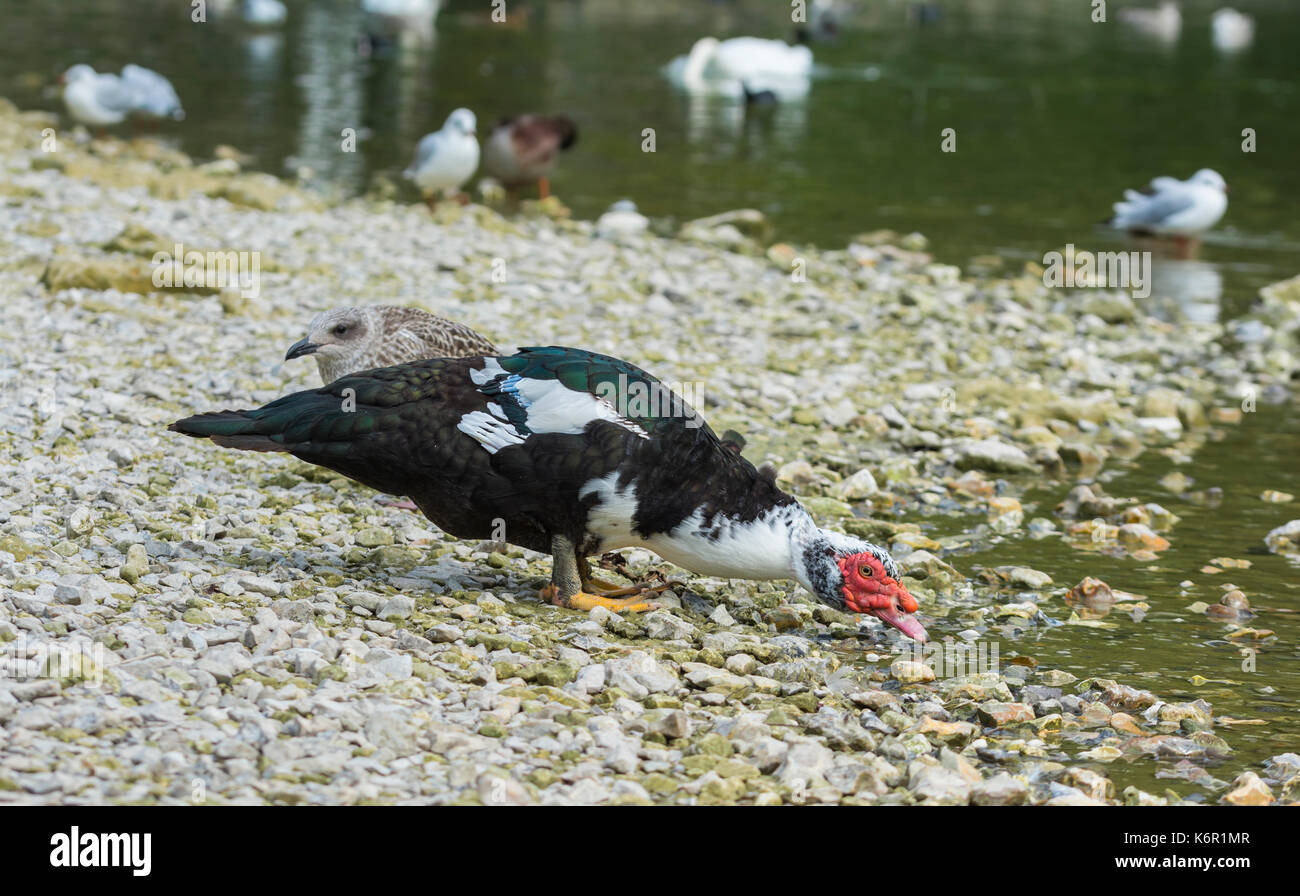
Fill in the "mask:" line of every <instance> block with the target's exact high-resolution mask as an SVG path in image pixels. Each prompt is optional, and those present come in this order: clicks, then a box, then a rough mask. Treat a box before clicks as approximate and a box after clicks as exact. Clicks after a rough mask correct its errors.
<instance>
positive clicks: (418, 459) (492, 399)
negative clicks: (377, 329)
mask: <svg viewBox="0 0 1300 896" xmlns="http://www.w3.org/2000/svg"><path fill="white" fill-rule="evenodd" d="M171 429H172V430H174V431H176V432H181V433H184V434H186V435H190V436H195V437H199V438H209V439H211V440H212V441H214V442H216V443H217V444H219V445H225V446H227V447H231V448H241V449H245V450H251V451H284V452H288V453H290V454H293V455H294V456H296V457H299V458H301V459H302V460H305V461H308V462H310V463H314V464H319V465H320V466H323V467H328V468H329V469H331V470H335V471H337V472H339V473H342V474H343V475H345V476H348V477H350V478H352V479H355V480H357V481H358V482H361V483H363V484H365V485H368V486H370V487H371V488H375V489H378V490H380V491H383V492H388V493H390V494H395V495H409V496H411V498H412V499H413V500H414V502H415V504H416V505H417V506H418V507H419V508H420V510H421V511H422V512H423V513H424V514H425V516H427V517H428V518H429V519H430V520H432V521H433V522H434V523H435V524H436V525H437V526H438V527H439V528H441V529H443V530H444V531H446V532H448V533H450V534H452V535H455V536H456V537H458V538H466V539H488V538H493V537H496V536H499V535H500V532H499V528H500V525H499V523H498V522H497V521H504V524H505V539H506V541H508V542H510V543H512V544H515V545H518V546H520V547H523V548H528V549H530V550H534V551H541V552H544V553H549V554H551V556H552V558H553V560H554V566H553V571H552V576H551V582H550V584H549V585H548V586H547V587H546V588H545V589H543V597H544V598H545V599H547V600H550V601H551V602H553V603H555V604H556V605H558V606H564V607H570V608H573V609H583V610H585V609H591V608H592V607H596V606H602V607H606V608H609V609H612V610H633V611H637V610H645V609H650V608H652V607H653V604H651V603H648V602H647V594H646V591H648V590H655V589H642V588H638V587H633V588H630V589H614V588H610V587H606V586H605V583H602V582H599V581H598V580H595V579H593V578H592V576H591V569H590V567H589V565H588V563H587V560H586V558H587V557H588V556H590V555H596V554H600V553H603V552H605V551H612V550H618V549H620V548H629V547H641V548H646V549H648V550H650V551H653V552H655V553H656V554H658V555H660V556H661V557H663V558H664V559H666V560H668V561H671V562H672V563H676V564H677V565H678V566H682V567H685V568H686V569H688V570H691V571H693V572H696V573H700V574H703V575H711V576H721V577H724V578H739V579H794V580H795V581H797V582H799V583H800V584H802V585H803V586H804V587H805V588H807V589H808V590H809V591H811V592H812V593H813V594H814V595H816V596H817V597H818V598H819V599H820V600H821V601H823V602H824V603H827V604H829V605H831V606H833V607H836V608H839V609H844V610H850V611H853V612H858V613H868V614H871V615H873V616H876V617H877V618H879V619H881V620H882V621H884V622H886V623H887V624H889V625H892V626H893V627H895V628H897V629H898V630H900V631H901V632H903V634H905V635H907V636H908V637H910V638H913V639H915V640H918V641H923V640H925V638H926V632H925V629H924V628H923V627H922V626H921V624H920V623H919V622H918V621H917V620H916V618H915V616H914V615H913V614H914V613H915V612H916V609H917V605H916V601H915V600H914V599H913V598H912V596H911V595H910V594H909V593H908V592H907V589H906V588H904V587H903V585H902V584H900V583H899V581H898V579H899V572H898V567H897V565H896V564H895V562H894V560H893V558H892V557H891V556H890V555H889V554H888V553H887V552H886V551H885V550H884V549H883V548H880V547H877V546H876V545H873V544H869V543H867V542H865V541H863V540H861V539H859V538H854V537H852V536H848V535H843V534H841V533H838V532H832V531H829V530H826V529H820V528H818V527H817V525H816V524H815V523H814V522H813V519H812V517H811V516H810V515H809V513H808V511H807V510H805V509H804V508H803V507H802V506H801V505H800V504H799V502H798V501H796V500H795V499H794V498H793V497H792V496H790V495H788V494H786V493H785V492H783V491H781V490H780V489H779V488H777V486H776V482H775V480H774V478H773V476H772V475H771V473H770V472H761V471H760V470H758V469H756V468H755V467H754V465H753V464H751V463H750V462H749V461H747V460H746V459H745V458H744V457H743V456H741V453H740V450H739V445H738V444H737V442H736V440H735V438H734V437H731V436H730V434H729V437H728V439H727V440H726V441H724V440H722V439H719V438H718V436H717V435H715V434H714V432H713V430H712V429H710V428H709V427H708V425H707V424H705V423H704V421H703V419H701V418H700V416H699V415H698V414H697V413H696V411H695V410H694V409H692V408H691V407H690V406H689V405H687V404H686V403H685V402H683V401H682V400H681V399H680V398H679V397H678V396H677V395H675V394H674V393H672V392H671V391H669V390H668V389H667V388H666V387H665V386H664V385H663V384H662V383H660V382H659V381H658V380H656V379H655V378H654V377H652V376H650V375H649V374H647V373H646V372H644V371H643V370H640V369H639V368H637V367H635V366H633V365H632V364H629V363H627V362H626V361H620V360H618V359H616V358H610V357H607V356H604V355H598V354H594V353H592V352H587V351H582V350H579V349H573V348H559V347H549V348H527V349H523V350H522V351H520V352H519V353H517V354H515V355H512V356H487V357H472V358H458V359H452V358H438V359H432V360H428V361H419V362H416V363H412V364H403V365H401V366H398V367H386V368H381V369H378V370H368V371H364V372H361V373H357V374H354V375H351V376H345V377H343V378H342V379H339V380H336V381H335V382H332V383H330V384H329V385H327V386H324V387H323V388H320V389H312V390H308V391H306V392H297V393H294V394H292V395H287V396H285V397H283V398H280V399H278V400H277V401H273V402H271V403H270V404H268V405H266V406H264V407H261V408H257V409H256V410H247V411H221V412H218V413H209V414H200V415H198V416H195V417H187V418H186V419H184V420H179V421H177V422H176V423H173V424H172V425H171ZM660 587H662V586H660Z"/></svg>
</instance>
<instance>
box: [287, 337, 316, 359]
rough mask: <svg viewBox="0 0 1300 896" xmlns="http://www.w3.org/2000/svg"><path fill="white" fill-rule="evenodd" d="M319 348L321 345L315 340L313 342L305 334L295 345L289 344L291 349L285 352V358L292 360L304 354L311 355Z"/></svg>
mask: <svg viewBox="0 0 1300 896" xmlns="http://www.w3.org/2000/svg"><path fill="white" fill-rule="evenodd" d="M318 348H320V346H319V345H317V344H316V343H315V342H311V341H310V340H308V339H307V338H306V337H305V336H304V337H303V338H302V339H299V340H298V341H297V342H295V343H294V344H293V345H291V346H289V350H288V351H287V352H285V353H284V359H285V360H286V361H292V360H293V359H294V358H301V357H302V356H303V355H310V354H311V353H312V352H314V351H316V349H318Z"/></svg>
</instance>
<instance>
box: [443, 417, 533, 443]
mask: <svg viewBox="0 0 1300 896" xmlns="http://www.w3.org/2000/svg"><path fill="white" fill-rule="evenodd" d="M456 428H457V429H459V430H460V431H461V432H463V433H465V434H466V435H467V436H469V437H470V438H472V439H473V440H474V441H476V442H478V443H479V444H480V445H482V446H483V447H484V448H486V449H487V452H488V454H496V453H497V452H498V451H500V450H501V449H502V448H505V447H507V446H509V445H522V444H523V443H524V437H523V436H522V435H520V434H519V431H518V430H517V429H515V428H514V427H513V426H511V425H510V424H509V423H506V422H505V421H503V420H498V419H497V418H496V417H493V416H492V415H491V414H489V413H487V412H486V411H472V412H470V413H468V414H466V415H465V416H463V417H461V418H460V422H459V423H457V424H456Z"/></svg>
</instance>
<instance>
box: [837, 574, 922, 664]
mask: <svg viewBox="0 0 1300 896" xmlns="http://www.w3.org/2000/svg"><path fill="white" fill-rule="evenodd" d="M838 562H839V565H840V572H841V573H842V574H843V576H844V589H843V593H844V603H845V605H846V606H847V607H848V608H849V609H850V610H853V611H854V612H855V613H869V614H871V615H872V616H875V617H876V618H877V619H879V620H880V621H881V622H884V623H886V624H888V625H892V626H893V627H894V628H896V629H898V630H899V631H900V632H902V633H903V634H905V635H907V636H908V637H909V638H911V639H912V640H914V641H921V642H924V641H925V640H926V637H927V636H926V633H925V628H924V627H923V626H922V625H921V623H919V622H917V621H916V617H915V616H913V615H912V614H913V613H915V612H916V610H917V604H916V598H914V597H912V595H910V594H908V593H907V589H906V588H904V587H903V586H902V584H900V583H899V582H898V581H897V580H896V579H894V578H892V577H891V576H890V575H889V573H888V572H886V570H885V565H884V564H883V563H882V562H881V561H880V558H879V557H877V556H876V555H875V554H872V553H870V552H863V553H860V554H848V555H846V556H844V557H839V558H838Z"/></svg>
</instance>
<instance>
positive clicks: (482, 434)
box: [456, 358, 650, 454]
mask: <svg viewBox="0 0 1300 896" xmlns="http://www.w3.org/2000/svg"><path fill="white" fill-rule="evenodd" d="M469 375H470V379H471V380H472V381H473V382H474V384H475V385H476V386H480V387H481V386H485V385H487V384H488V383H495V385H496V388H497V389H498V390H500V392H501V400H500V401H491V402H488V403H487V411H473V412H471V413H468V414H466V415H465V416H463V417H461V418H460V423H458V424H456V428H457V429H459V430H460V431H461V432H463V433H465V434H467V435H469V436H471V437H473V438H474V439H475V440H476V441H477V442H478V443H479V444H480V445H482V446H483V447H484V448H485V449H487V451H488V452H489V453H491V454H496V453H497V452H498V451H500V450H501V449H502V448H505V447H507V446H508V445H521V444H523V442H524V440H525V439H527V438H528V436H529V435H531V434H533V433H562V434H569V435H576V434H578V433H581V432H583V431H584V430H585V429H586V428H587V424H589V423H591V422H592V421H593V420H606V421H608V422H610V423H614V424H616V425H618V426H621V427H623V428H624V429H626V430H627V431H628V432H631V433H635V434H636V435H637V436H638V437H640V438H642V439H649V438H650V436H649V434H648V433H646V431H645V430H644V429H642V428H641V427H640V426H638V425H637V424H636V423H634V422H633V421H631V420H629V419H627V418H626V417H624V416H623V415H621V414H619V413H618V411H617V410H616V409H615V408H614V406H613V405H612V404H610V403H609V402H608V401H606V400H604V399H602V398H597V397H596V396H595V395H592V394H591V393H589V392H579V391H577V390H576V389H570V388H569V387H567V386H565V385H564V384H563V383H561V382H559V381H558V380H534V379H527V378H524V377H520V376H519V375H517V374H509V373H507V372H506V371H505V369H504V368H502V367H501V365H500V364H499V363H497V361H496V359H495V358H488V359H486V360H485V362H484V365H483V369H482V370H474V369H471V370H470V371H469ZM502 403H505V404H509V405H515V404H517V405H518V407H519V408H521V409H522V410H523V411H524V414H525V417H524V421H523V426H522V427H519V428H517V427H516V426H515V425H514V424H512V423H511V422H510V420H509V417H508V416H507V414H506V410H505V408H504V407H502ZM516 417H517V415H516ZM521 429H523V430H525V431H524V432H521V431H520V430H521Z"/></svg>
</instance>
